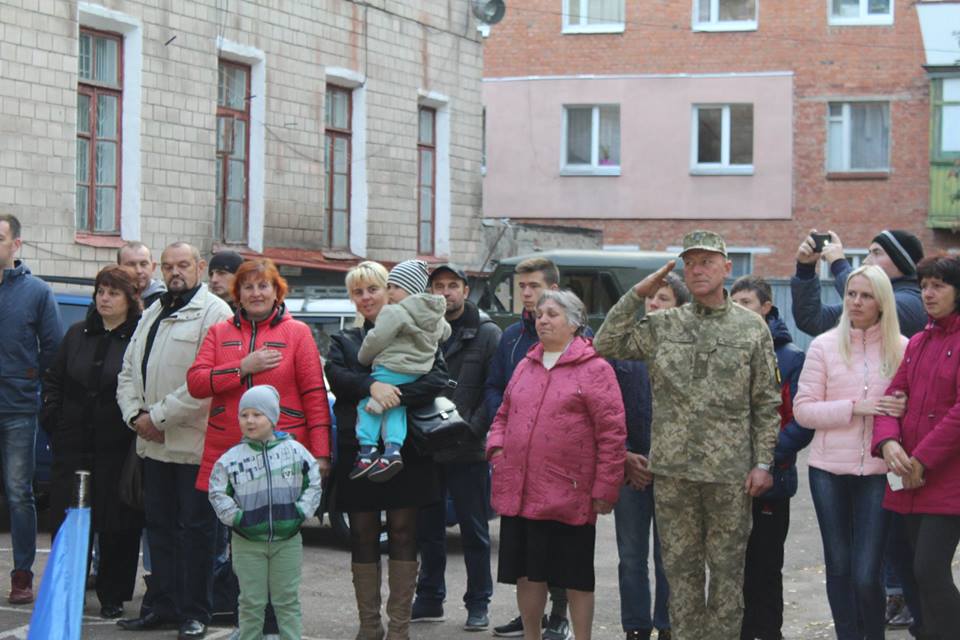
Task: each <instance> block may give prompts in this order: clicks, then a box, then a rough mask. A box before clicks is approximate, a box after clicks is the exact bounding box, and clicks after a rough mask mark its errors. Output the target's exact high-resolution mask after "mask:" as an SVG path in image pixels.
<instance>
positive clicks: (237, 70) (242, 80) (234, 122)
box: [214, 60, 250, 244]
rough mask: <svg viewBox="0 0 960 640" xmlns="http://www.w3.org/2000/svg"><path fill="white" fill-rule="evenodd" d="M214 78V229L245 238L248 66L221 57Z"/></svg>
mask: <svg viewBox="0 0 960 640" xmlns="http://www.w3.org/2000/svg"><path fill="white" fill-rule="evenodd" d="M217 75H218V82H217V168H216V179H217V210H216V217H215V227H214V229H215V231H214V232H215V233H216V234H217V236H218V237H217V239H218V240H219V241H221V242H226V243H233V244H240V243H243V242H245V241H246V239H247V209H248V187H247V177H248V176H249V174H250V162H249V159H248V156H249V150H250V149H249V147H250V100H249V96H250V67H249V66H247V65H244V64H240V63H237V62H232V61H228V60H220V65H219V72H218V74H217Z"/></svg>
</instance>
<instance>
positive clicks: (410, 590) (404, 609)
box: [387, 560, 417, 640]
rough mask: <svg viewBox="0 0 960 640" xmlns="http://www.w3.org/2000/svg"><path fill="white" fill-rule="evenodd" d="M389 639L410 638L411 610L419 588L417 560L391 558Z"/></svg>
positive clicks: (388, 615) (388, 600)
mask: <svg viewBox="0 0 960 640" xmlns="http://www.w3.org/2000/svg"><path fill="white" fill-rule="evenodd" d="M387 584H388V585H389V586H390V595H389V596H387V618H388V620H387V640H410V610H411V607H412V606H413V594H414V592H415V591H416V590H417V561H416V560H412V561H407V560H391V561H390V575H389V576H387Z"/></svg>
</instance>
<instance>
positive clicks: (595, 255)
mask: <svg viewBox="0 0 960 640" xmlns="http://www.w3.org/2000/svg"><path fill="white" fill-rule="evenodd" d="M533 257H540V258H548V259H550V260H552V261H553V262H554V264H556V265H557V267H558V268H559V269H560V288H561V289H570V290H571V291H573V292H574V293H576V294H577V295H578V296H579V297H580V299H581V300H583V303H584V304H585V305H586V307H587V313H588V314H589V318H590V326H591V327H593V329H594V330H597V329H598V328H599V327H600V324H601V323H602V322H603V318H604V316H605V315H606V313H607V311H609V310H610V307H612V306H613V305H614V303H616V301H617V300H619V299H620V296H622V295H623V294H624V293H625V292H626V291H627V290H628V289H629V288H630V287H632V286H633V285H635V284H636V283H637V282H639V281H640V280H642V279H643V278H644V277H646V276H647V275H648V274H650V273H651V272H653V271H656V270H657V269H659V268H660V267H662V266H663V265H664V264H665V263H666V262H667V261H668V260H672V259H674V258H676V255H675V254H672V253H667V252H664V251H601V250H589V249H554V250H551V251H540V252H537V253H531V254H528V255H523V256H515V257H512V258H506V259H504V260H501V261H500V262H499V263H498V264H497V266H496V268H495V269H494V270H493V273H492V274H491V275H490V277H489V278H488V279H487V280H486V281H484V282H482V283H478V284H475V285H474V287H473V290H472V291H471V295H470V297H471V299H472V300H473V301H474V302H476V303H477V305H478V306H479V307H480V308H481V309H483V310H484V311H486V312H487V314H489V315H490V317H491V318H493V320H494V321H495V322H496V323H497V324H498V325H500V326H501V327H506V326H508V325H510V324H512V323H514V322H516V321H517V320H518V319H519V318H520V312H521V311H522V310H523V303H522V302H521V301H520V292H519V289H518V288H517V284H516V280H515V278H514V273H513V270H514V268H515V267H516V266H517V264H519V263H520V262H521V261H523V260H526V259H527V258H533ZM678 271H679V269H678Z"/></svg>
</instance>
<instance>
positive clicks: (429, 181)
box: [417, 107, 437, 255]
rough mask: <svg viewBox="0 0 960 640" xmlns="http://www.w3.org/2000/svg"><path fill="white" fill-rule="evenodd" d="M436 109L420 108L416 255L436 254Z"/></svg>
mask: <svg viewBox="0 0 960 640" xmlns="http://www.w3.org/2000/svg"><path fill="white" fill-rule="evenodd" d="M436 121H437V110H436V109H432V108H430V107H420V117H419V126H418V133H417V160H418V162H417V166H418V171H417V211H418V216H417V217H418V220H419V224H418V229H419V233H418V235H417V253H418V254H419V255H433V252H434V242H433V241H434V224H433V222H434V214H435V213H436V200H437V189H436V173H437V135H436V133H437V128H436Z"/></svg>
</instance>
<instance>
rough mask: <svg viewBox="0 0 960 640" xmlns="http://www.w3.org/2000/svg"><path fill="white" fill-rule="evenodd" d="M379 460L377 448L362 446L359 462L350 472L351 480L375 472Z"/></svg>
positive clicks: (359, 452) (355, 463)
mask: <svg viewBox="0 0 960 640" xmlns="http://www.w3.org/2000/svg"><path fill="white" fill-rule="evenodd" d="M379 459H380V458H379V457H378V456H377V448H376V447H369V446H361V447H360V451H358V452H357V460H356V462H354V463H353V469H352V470H351V471H350V476H349V477H350V479H351V480H356V479H357V478H362V477H364V476H366V475H367V474H369V473H371V472H373V471H374V469H376V464H377V461H378V460H379ZM371 479H372V478H371Z"/></svg>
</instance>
